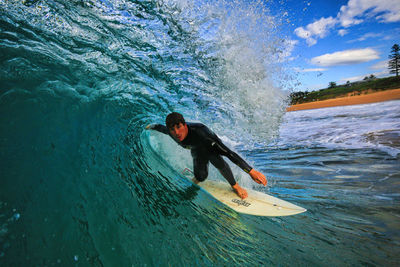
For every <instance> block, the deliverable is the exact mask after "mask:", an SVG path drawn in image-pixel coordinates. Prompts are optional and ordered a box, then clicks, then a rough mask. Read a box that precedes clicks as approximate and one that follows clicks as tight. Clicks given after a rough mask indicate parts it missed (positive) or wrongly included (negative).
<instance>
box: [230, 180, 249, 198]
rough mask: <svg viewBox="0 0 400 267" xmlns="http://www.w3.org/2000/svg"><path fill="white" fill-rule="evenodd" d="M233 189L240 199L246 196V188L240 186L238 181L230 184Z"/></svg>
mask: <svg viewBox="0 0 400 267" xmlns="http://www.w3.org/2000/svg"><path fill="white" fill-rule="evenodd" d="M232 188H233V190H234V191H235V193H236V194H237V195H238V196H239V197H240V198H241V199H245V198H246V197H247V191H246V189H244V188H242V187H240V185H239V184H238V183H236V184H235V185H232Z"/></svg>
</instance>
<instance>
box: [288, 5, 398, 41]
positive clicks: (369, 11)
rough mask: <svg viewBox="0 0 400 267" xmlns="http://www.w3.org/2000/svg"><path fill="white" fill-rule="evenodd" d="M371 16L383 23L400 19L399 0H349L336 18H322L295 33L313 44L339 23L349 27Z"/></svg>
mask: <svg viewBox="0 0 400 267" xmlns="http://www.w3.org/2000/svg"><path fill="white" fill-rule="evenodd" d="M370 18H375V19H376V20H377V21H378V22H381V23H391V22H398V21H400V3H399V0H349V2H348V3H347V5H344V6H342V7H341V8H340V10H339V12H338V13H337V15H336V17H335V18H333V17H328V18H321V19H319V20H317V21H315V22H313V23H311V24H308V25H307V26H305V27H298V28H297V29H295V31H294V33H295V34H296V35H297V36H298V37H300V38H302V39H305V40H306V41H307V44H308V45H309V46H312V45H314V44H316V43H317V39H319V38H324V37H326V35H327V34H328V33H329V30H330V29H332V28H334V27H335V26H336V25H338V24H339V25H341V26H342V27H344V28H349V27H351V26H353V25H357V24H360V23H362V22H364V20H365V19H370ZM347 33H348V31H347V30H345V29H341V30H339V31H338V34H339V35H340V36H344V35H345V34H347Z"/></svg>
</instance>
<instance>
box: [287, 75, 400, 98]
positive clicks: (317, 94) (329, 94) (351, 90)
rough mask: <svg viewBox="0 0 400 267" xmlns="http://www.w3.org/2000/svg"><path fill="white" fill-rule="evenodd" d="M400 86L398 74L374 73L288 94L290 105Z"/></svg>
mask: <svg viewBox="0 0 400 267" xmlns="http://www.w3.org/2000/svg"><path fill="white" fill-rule="evenodd" d="M397 88H400V76H395V77H388V78H381V79H377V78H376V77H375V76H374V75H371V76H369V77H368V76H367V77H365V78H364V79H363V80H362V81H359V82H353V83H350V82H349V81H347V82H346V83H345V84H342V85H336V83H335V82H330V83H329V87H328V88H326V89H321V90H318V91H312V92H295V93H292V94H290V100H291V105H295V104H301V103H307V102H313V101H319V100H326V99H331V98H337V97H343V96H347V95H349V94H350V95H361V94H363V93H365V92H366V91H368V90H372V91H383V90H388V89H397Z"/></svg>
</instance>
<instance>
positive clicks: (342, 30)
mask: <svg viewBox="0 0 400 267" xmlns="http://www.w3.org/2000/svg"><path fill="white" fill-rule="evenodd" d="M348 33H349V31H348V30H345V29H340V30H339V31H338V34H339V35H340V36H345V35H346V34H348Z"/></svg>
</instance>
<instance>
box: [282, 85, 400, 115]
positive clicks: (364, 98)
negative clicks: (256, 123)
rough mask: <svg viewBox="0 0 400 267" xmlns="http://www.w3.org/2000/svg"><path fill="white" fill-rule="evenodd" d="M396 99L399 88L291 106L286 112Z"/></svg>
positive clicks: (399, 94) (399, 97) (399, 96)
mask: <svg viewBox="0 0 400 267" xmlns="http://www.w3.org/2000/svg"><path fill="white" fill-rule="evenodd" d="M398 99H399V100H400V88H399V89H392V90H385V91H380V92H373V93H367V94H363V95H356V96H345V97H338V98H333V99H327V100H321V101H315V102H308V103H303V104H297V105H292V106H289V107H288V108H286V111H298V110H307V109H319V108H329V107H337V106H350V105H360V104H369V103H376V102H384V101H390V100H398Z"/></svg>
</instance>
